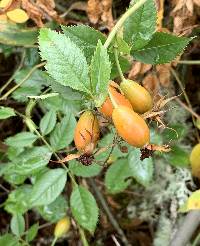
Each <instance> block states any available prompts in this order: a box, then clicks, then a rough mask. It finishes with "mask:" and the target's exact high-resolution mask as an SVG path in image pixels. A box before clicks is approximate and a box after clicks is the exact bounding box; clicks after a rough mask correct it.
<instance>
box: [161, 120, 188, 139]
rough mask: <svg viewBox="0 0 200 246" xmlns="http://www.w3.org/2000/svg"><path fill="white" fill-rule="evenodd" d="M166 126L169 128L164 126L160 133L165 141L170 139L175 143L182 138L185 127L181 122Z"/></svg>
mask: <svg viewBox="0 0 200 246" xmlns="http://www.w3.org/2000/svg"><path fill="white" fill-rule="evenodd" d="M168 127H169V128H166V129H165V130H164V131H163V133H162V136H163V139H164V141H165V142H166V143H167V142H171V141H173V142H174V143H177V141H180V140H181V139H183V138H184V137H185V135H186V134H187V129H186V127H185V126H184V125H183V124H173V125H171V124H170V125H168ZM170 128H171V129H170ZM173 130H174V131H173ZM177 135H178V138H177Z"/></svg>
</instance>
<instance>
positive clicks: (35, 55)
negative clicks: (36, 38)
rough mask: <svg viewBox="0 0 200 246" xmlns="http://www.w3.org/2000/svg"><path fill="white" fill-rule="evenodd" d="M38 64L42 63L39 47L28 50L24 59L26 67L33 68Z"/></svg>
mask: <svg viewBox="0 0 200 246" xmlns="http://www.w3.org/2000/svg"><path fill="white" fill-rule="evenodd" d="M38 63H40V55H39V52H38V49H37V47H35V48H26V56H25V57H24V67H30V68H32V67H33V66H35V65H36V64H38ZM39 71H40V70H39Z"/></svg>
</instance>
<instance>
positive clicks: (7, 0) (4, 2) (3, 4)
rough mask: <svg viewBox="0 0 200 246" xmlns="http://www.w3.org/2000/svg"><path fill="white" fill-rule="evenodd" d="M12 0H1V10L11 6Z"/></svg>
mask: <svg viewBox="0 0 200 246" xmlns="http://www.w3.org/2000/svg"><path fill="white" fill-rule="evenodd" d="M11 2H12V0H1V1H0V8H6V7H8V6H9V5H10V4H11Z"/></svg>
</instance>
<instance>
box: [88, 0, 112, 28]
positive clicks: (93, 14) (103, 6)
mask: <svg viewBox="0 0 200 246" xmlns="http://www.w3.org/2000/svg"><path fill="white" fill-rule="evenodd" d="M87 13H88V18H89V20H90V22H91V23H93V24H97V23H100V22H102V23H103V24H105V25H106V26H107V27H108V29H111V28H112V27H113V25H114V21H113V16H112V0H102V1H100V0H88V3H87Z"/></svg>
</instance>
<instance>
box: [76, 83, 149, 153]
mask: <svg viewBox="0 0 200 246" xmlns="http://www.w3.org/2000/svg"><path fill="white" fill-rule="evenodd" d="M108 94H109V96H108V97H107V98H106V100H105V102H104V103H103V105H102V106H101V108H99V112H101V113H102V114H103V116H104V117H106V118H110V119H112V122H113V124H114V126H115V128H116V130H117V133H118V135H119V136H120V137H121V138H122V139H123V140H124V141H126V142H127V143H128V144H130V145H132V146H134V147H137V148H143V147H144V146H145V145H148V144H149V142H150V131H149V127H148V126H147V124H146V122H145V120H144V119H143V118H142V114H144V113H146V112H148V111H150V110H151V109H152V106H153V100H152V97H151V95H150V93H149V92H148V91H147V90H146V89H145V88H144V87H143V86H141V85H139V84H138V83H137V82H134V81H132V80H124V81H122V82H121V84H120V85H118V84H116V83H115V82H113V81H111V82H110V84H109V88H108ZM99 137H100V127H99V123H98V119H97V117H96V115H95V114H94V113H93V112H92V111H85V112H84V113H83V114H82V115H81V116H80V118H79V121H78V123H77V126H76V129H75V134H74V142H75V146H76V148H77V149H78V151H80V152H81V153H88V154H91V153H92V152H93V150H94V148H95V146H96V144H97V141H98V139H99Z"/></svg>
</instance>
